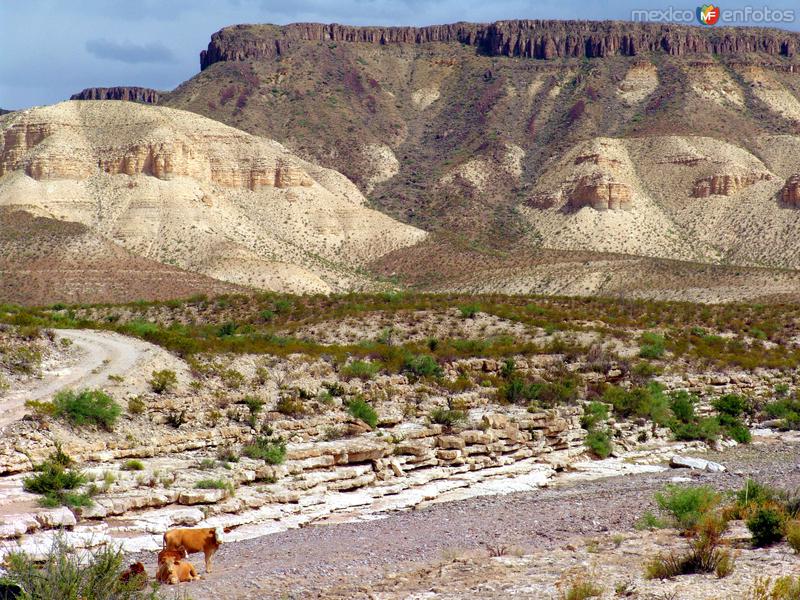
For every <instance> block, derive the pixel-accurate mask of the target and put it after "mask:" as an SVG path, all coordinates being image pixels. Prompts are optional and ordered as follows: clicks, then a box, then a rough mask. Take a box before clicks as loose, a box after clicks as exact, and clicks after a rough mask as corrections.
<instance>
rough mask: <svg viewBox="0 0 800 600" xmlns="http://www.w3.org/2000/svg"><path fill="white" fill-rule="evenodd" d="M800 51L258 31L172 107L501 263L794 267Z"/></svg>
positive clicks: (523, 27)
mask: <svg viewBox="0 0 800 600" xmlns="http://www.w3.org/2000/svg"><path fill="white" fill-rule="evenodd" d="M797 46H798V36H797V34H795V33H790V32H786V31H780V30H767V29H737V28H721V29H707V30H702V29H699V28H696V27H681V26H673V25H670V26H666V25H663V26H662V25H652V24H651V25H646V24H634V23H589V22H555V21H510V22H499V23H495V24H491V25H476V24H465V23H460V24H456V25H445V26H435V27H425V28H418V29H415V28H357V27H343V26H335V25H330V26H325V25H313V24H312V25H309V24H297V25H288V26H283V27H278V26H272V25H240V26H235V27H229V28H225V29H223V30H221V31H220V32H218V33H217V34H215V35H214V36H213V37H212V40H211V43H210V44H209V47H208V49H207V50H206V51H204V52H203V54H202V57H201V63H202V68H203V70H202V71H201V73H199V74H198V75H197V76H196V77H194V78H192V79H191V80H189V81H187V82H185V83H184V84H182V85H181V86H179V87H178V88H177V89H176V90H174V91H173V92H171V93H169V94H167V95H166V96H165V97H164V99H163V100H162V101H163V102H165V103H167V104H168V105H170V106H175V107H180V108H185V109H188V110H192V111H196V112H199V113H201V114H205V115H208V116H210V117H213V118H216V119H219V120H222V121H224V122H227V123H229V124H233V125H235V126H237V127H240V128H242V129H244V130H246V131H250V132H253V133H260V134H265V135H269V136H270V137H274V138H275V139H278V140H280V141H281V142H283V143H285V144H287V146H288V147H290V148H292V149H293V150H294V151H295V152H297V153H299V154H300V155H301V156H304V157H307V158H313V159H314V160H316V161H319V162H320V163H321V164H324V165H326V166H329V167H333V168H337V169H339V170H341V171H342V172H343V173H345V174H346V175H348V176H349V177H350V178H351V179H352V180H353V181H354V182H355V183H356V184H357V185H358V186H359V188H360V189H361V190H362V192H364V193H365V194H366V195H367V197H368V198H369V199H370V201H371V202H372V204H373V205H374V206H376V207H378V208H380V209H382V210H383V211H385V212H387V213H388V214H390V215H393V216H395V217H396V218H399V219H401V220H403V221H405V222H408V223H412V224H418V225H420V226H422V227H424V228H425V229H428V230H431V231H434V232H438V233H440V234H444V233H446V234H455V235H456V236H459V237H462V238H463V239H465V240H466V241H467V242H468V243H471V244H472V246H473V247H474V248H477V249H483V250H484V251H485V252H484V253H483V255H484V256H487V252H489V251H492V250H498V249H499V250H502V251H507V252H510V253H512V254H519V253H520V252H521V251H524V250H525V249H534V250H535V249H538V248H548V249H557V250H567V251H575V250H582V251H594V252H614V253H622V254H630V255H637V256H646V257H660V258H668V259H678V260H682V261H690V262H701V263H714V264H721V265H727V264H734V265H739V266H744V265H747V266H766V267H770V268H774V267H778V268H791V269H794V268H796V267H797V266H798V256H797V255H796V253H795V251H794V249H793V246H792V244H791V241H790V240H791V239H792V238H793V237H795V235H794V233H793V232H796V231H797V229H798V227H800V222H799V221H798V212H797V209H796V203H797V198H798V195H797V194H798V183H797V179H798V178H797V177H796V175H797V174H798V173H800V159H798V158H797V156H798V154H797V152H796V151H795V149H796V147H797V145H798V142H799V141H800V138H798V135H797V133H798V130H797V127H798V122H800V100H799V99H798V98H800V79H798V76H797V67H796V64H795V63H796V56H795V52H796V48H797ZM267 116H269V118H267ZM435 239H436V240H439V239H440V237H438V236H437V237H436V238H435ZM439 250H440V251H441V249H439ZM401 254H402V252H401ZM402 262H403V261H402V260H399V261H397V264H401V263H402ZM600 271H602V269H600ZM400 273H401V274H402V271H400ZM475 283H476V284H477V283H480V281H476V282H475ZM522 285H523V286H525V285H527V286H528V287H529V289H530V288H534V287H535V286H536V285H537V283H536V280H535V278H534V279H531V280H528V281H526V282H523V283H522ZM497 289H504V290H508V289H510V286H508V285H506V286H505V287H500V288H497ZM743 296H746V294H744V295H743Z"/></svg>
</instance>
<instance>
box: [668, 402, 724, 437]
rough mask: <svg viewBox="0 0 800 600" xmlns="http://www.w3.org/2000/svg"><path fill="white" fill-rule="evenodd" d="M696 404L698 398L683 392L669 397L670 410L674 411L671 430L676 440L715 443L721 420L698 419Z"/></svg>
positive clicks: (710, 418) (713, 418) (712, 418)
mask: <svg viewBox="0 0 800 600" xmlns="http://www.w3.org/2000/svg"><path fill="white" fill-rule="evenodd" d="M696 403H697V396H695V395H694V394H689V393H688V392H686V391H683V390H681V391H677V392H673V393H672V394H670V395H669V408H670V411H672V419H671V420H670V422H669V428H670V430H671V431H672V434H673V435H674V436H675V439H676V440H703V441H713V440H715V439H717V438H718V437H719V431H720V425H719V419H717V417H704V418H698V417H697V415H696V414H695V411H694V407H695V404H696Z"/></svg>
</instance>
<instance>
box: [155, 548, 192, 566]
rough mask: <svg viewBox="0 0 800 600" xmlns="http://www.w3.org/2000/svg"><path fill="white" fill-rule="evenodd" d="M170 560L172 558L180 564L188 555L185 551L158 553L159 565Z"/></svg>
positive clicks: (163, 551)
mask: <svg viewBox="0 0 800 600" xmlns="http://www.w3.org/2000/svg"><path fill="white" fill-rule="evenodd" d="M168 558H171V559H172V560H173V561H174V562H178V561H179V560H183V559H184V558H186V553H185V552H184V551H183V550H162V551H161V552H159V553H158V564H161V563H162V562H164V561H165V560H167V559H168Z"/></svg>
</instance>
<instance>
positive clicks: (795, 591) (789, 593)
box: [747, 575, 800, 600]
mask: <svg viewBox="0 0 800 600" xmlns="http://www.w3.org/2000/svg"><path fill="white" fill-rule="evenodd" d="M747 598H748V600H797V598H800V577H798V578H797V579H795V578H794V577H792V576H791V575H785V576H783V577H778V578H777V579H775V581H774V582H773V581H772V580H771V579H770V578H769V577H759V578H757V579H756V581H755V582H754V583H753V586H752V588H751V589H750V592H749V594H748V596H747Z"/></svg>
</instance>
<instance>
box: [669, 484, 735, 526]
mask: <svg viewBox="0 0 800 600" xmlns="http://www.w3.org/2000/svg"><path fill="white" fill-rule="evenodd" d="M655 499H656V503H657V504H658V507H659V508H660V509H661V510H662V511H663V512H664V513H665V514H667V515H669V516H670V518H671V519H672V521H673V523H674V524H675V526H676V527H677V528H678V529H682V530H684V531H691V530H693V529H695V528H696V527H697V526H698V524H699V523H700V521H701V519H702V518H703V517H704V515H706V514H707V513H708V512H709V511H710V510H712V509H713V508H715V507H716V506H717V505H718V504H719V502H720V496H719V494H718V493H717V492H715V491H714V490H713V489H711V488H710V487H708V486H696V487H692V486H686V487H683V486H678V485H668V486H667V487H666V488H665V489H664V491H663V492H658V493H657V494H656V495H655Z"/></svg>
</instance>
